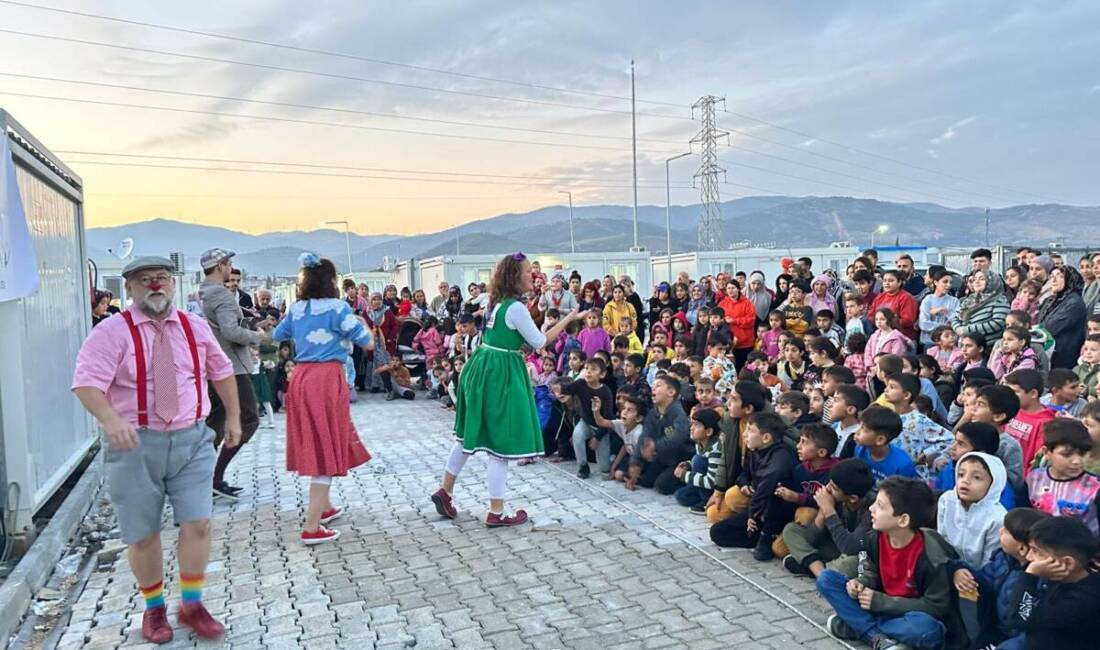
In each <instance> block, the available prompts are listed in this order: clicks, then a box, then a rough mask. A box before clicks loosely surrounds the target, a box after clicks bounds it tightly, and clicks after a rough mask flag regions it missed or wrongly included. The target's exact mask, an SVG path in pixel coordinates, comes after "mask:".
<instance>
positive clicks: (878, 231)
mask: <svg viewBox="0 0 1100 650" xmlns="http://www.w3.org/2000/svg"><path fill="white" fill-rule="evenodd" d="M887 230H890V226H887V225H886V224H882V225H880V226H876V227H875V229H874V230H872V231H871V248H874V247H875V235H876V234H879V235H885V234H886V231H887Z"/></svg>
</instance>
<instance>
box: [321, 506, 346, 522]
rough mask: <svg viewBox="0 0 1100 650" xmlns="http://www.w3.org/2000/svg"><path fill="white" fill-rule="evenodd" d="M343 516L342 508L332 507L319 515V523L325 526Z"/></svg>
mask: <svg viewBox="0 0 1100 650" xmlns="http://www.w3.org/2000/svg"><path fill="white" fill-rule="evenodd" d="M343 514H344V509H343V508H341V507H340V506H333V507H332V509H331V510H326V511H324V512H322V513H321V523H322V524H327V523H328V522H330V521H332V520H334V519H338V518H339V517H340V516H341V515H343Z"/></svg>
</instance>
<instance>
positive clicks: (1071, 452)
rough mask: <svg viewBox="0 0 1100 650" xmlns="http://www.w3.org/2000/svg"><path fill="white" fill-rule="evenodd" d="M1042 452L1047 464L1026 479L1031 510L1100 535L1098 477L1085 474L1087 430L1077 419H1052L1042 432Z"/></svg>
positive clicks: (1087, 448) (1090, 448)
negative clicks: (1065, 519) (1076, 521)
mask: <svg viewBox="0 0 1100 650" xmlns="http://www.w3.org/2000/svg"><path fill="white" fill-rule="evenodd" d="M1041 451H1042V452H1043V455H1044V457H1045V458H1046V460H1047V464H1046V465H1044V466H1043V467H1040V468H1038V469H1035V470H1033V471H1032V472H1031V473H1030V474H1028V476H1027V493H1028V496H1029V498H1030V499H1031V507H1033V508H1035V509H1037V510H1042V511H1043V512H1046V513H1049V514H1052V515H1054V516H1055V517H1072V518H1073V519H1079V520H1080V521H1081V523H1083V524H1085V526H1086V527H1087V528H1088V529H1089V530H1090V531H1092V534H1093V535H1095V536H1100V524H1098V522H1097V501H1098V500H1100V477H1098V476H1096V475H1095V474H1090V473H1089V472H1086V471H1085V458H1086V457H1087V456H1088V455H1089V452H1090V451H1092V438H1091V437H1090V436H1089V431H1088V429H1087V428H1085V425H1084V424H1083V423H1082V422H1081V421H1080V420H1074V419H1073V418H1055V419H1054V420H1053V421H1051V422H1050V423H1049V424H1047V425H1046V427H1045V429H1044V431H1043V446H1042V449H1041Z"/></svg>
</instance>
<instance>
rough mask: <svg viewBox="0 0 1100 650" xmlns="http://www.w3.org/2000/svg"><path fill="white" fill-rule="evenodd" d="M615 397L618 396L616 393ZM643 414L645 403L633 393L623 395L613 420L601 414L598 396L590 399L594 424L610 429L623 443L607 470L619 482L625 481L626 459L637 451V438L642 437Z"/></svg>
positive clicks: (644, 412)
mask: <svg viewBox="0 0 1100 650" xmlns="http://www.w3.org/2000/svg"><path fill="white" fill-rule="evenodd" d="M616 398H618V396H617V395H616ZM645 416H646V405H645V403H644V402H642V400H640V399H638V397H636V396H634V395H626V396H624V397H623V399H622V401H621V402H620V406H619V417H617V418H615V419H614V420H608V419H607V418H605V417H604V416H603V404H601V403H600V399H599V398H598V397H597V398H594V399H593V400H592V417H593V419H594V420H595V421H596V425H597V426H599V427H601V428H603V429H608V430H610V431H611V432H612V433H614V434H615V435H616V436H618V437H619V439H620V440H621V441H622V443H623V444H622V447H620V448H619V451H618V453H617V454H616V455H615V459H614V460H613V461H611V470H610V471H609V472H608V474H609V478H612V479H614V480H616V481H619V482H620V483H622V482H625V481H626V479H627V468H626V464H627V460H628V459H629V457H630V456H631V455H632V454H634V453H635V452H637V446H638V440H640V439H641V437H642V421H643V420H644V419H645Z"/></svg>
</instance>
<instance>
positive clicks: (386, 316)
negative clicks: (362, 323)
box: [363, 291, 400, 392]
mask: <svg viewBox="0 0 1100 650" xmlns="http://www.w3.org/2000/svg"><path fill="white" fill-rule="evenodd" d="M363 316H364V317H365V318H366V319H367V328H368V329H369V330H370V331H371V334H373V335H374V342H375V345H374V351H373V352H370V353H368V356H367V369H366V373H367V375H366V382H367V385H368V386H372V389H371V391H372V392H379V391H380V390H381V389H380V388H378V387H377V386H374V382H375V378H377V377H378V375H376V374H374V370H375V368H379V367H381V366H384V365H385V364H387V363H389V362H390V359H391V358H392V357H393V355H395V354H397V330H398V328H399V327H400V325H399V324H398V322H397V316H396V315H394V313H393V310H392V309H390V308H389V307H388V306H387V305H386V303H385V301H384V300H383V298H382V294H380V293H378V292H377V291H376V292H374V293H372V294H371V295H370V304H369V305H368V306H367V311H366V313H364V314H363ZM378 381H379V383H380V382H381V379H378Z"/></svg>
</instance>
